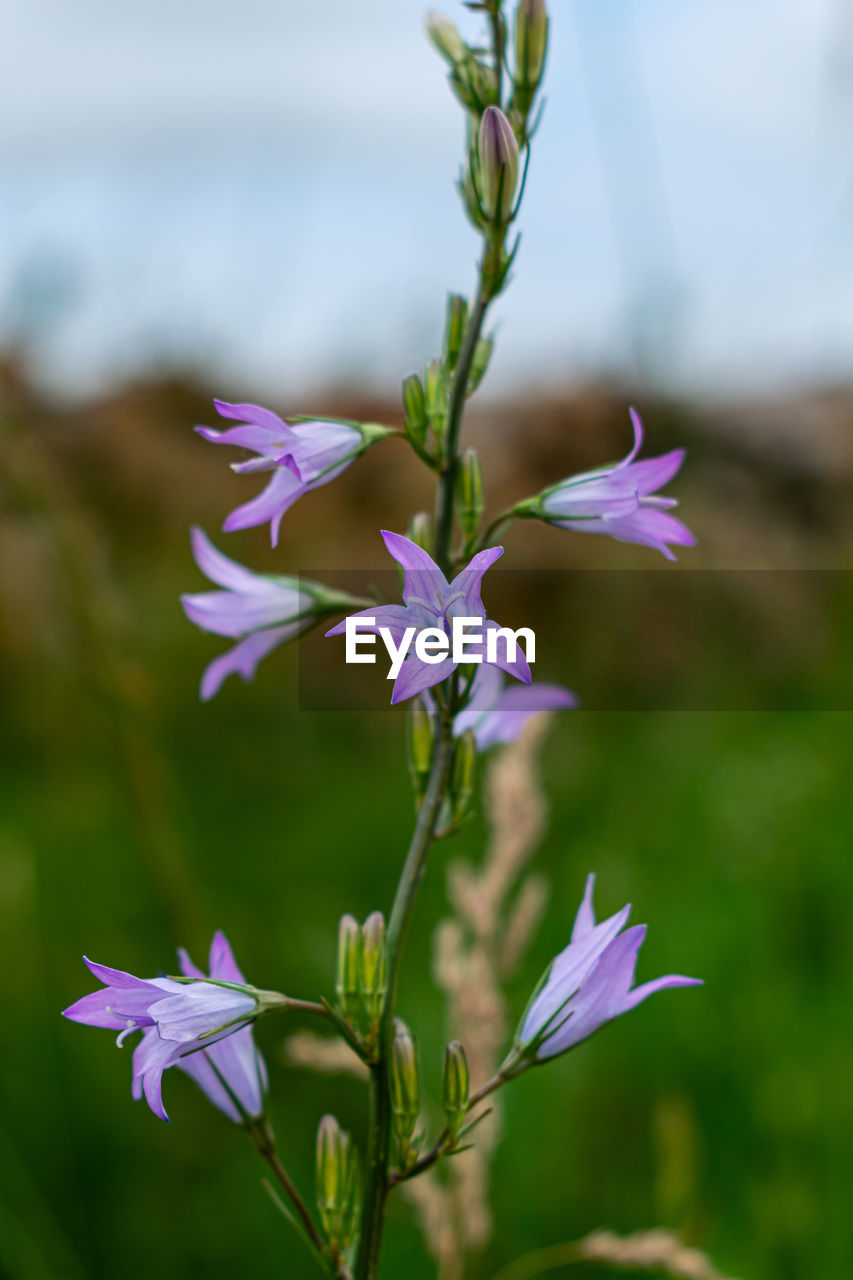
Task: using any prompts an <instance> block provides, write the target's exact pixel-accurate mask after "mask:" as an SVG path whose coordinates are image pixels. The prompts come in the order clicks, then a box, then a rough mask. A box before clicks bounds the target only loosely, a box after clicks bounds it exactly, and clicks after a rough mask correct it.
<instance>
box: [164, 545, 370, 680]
mask: <svg viewBox="0 0 853 1280" xmlns="http://www.w3.org/2000/svg"><path fill="white" fill-rule="evenodd" d="M191 537H192V548H193V556H194V557H195V562H196V564H197V565H198V567H199V569H201V571H202V573H203V574H204V575H205V577H207V578H209V579H210V581H211V582H215V583H216V585H217V586H219V587H222V588H223V590H221V591H202V592H199V593H197V594H191V595H183V596H181V604H182V606H183V609H184V612H185V613H186V615H187V617H188V618H189V620H190V622H194V623H195V624H196V626H197V627H201V629H202V631H211V632H213V633H214V635H218V636H230V637H234V638H239V643H238V644H236V645H234V647H233V648H232V649H228V650H226V652H225V653H223V654H221V655H220V656H219V657H218V658H214V660H213V661H212V662H211V663H210V664H209V665H208V666H207V667H206V668H205V671H204V674H203V675H202V678H201V696H202V698H203V699H204V700H205V701H207V700H208V699H209V698H212V697H213V695H214V694H215V693H218V691H219V689H220V688H221V686H222V683H223V681H224V680H226V679H227V677H228V676H230V675H231V674H232V673H233V674H236V675H239V676H242V678H243V680H246V681H248V680H253V679H254V676H255V671H256V669H257V666H258V663H259V662H260V660H261V658H265V657H266V655H267V654H268V653H271V652H272V650H273V649H275V648H277V647H278V645H280V644H284V643H285V641H286V640H293V639H294V638H295V637H296V636H299V635H301V634H302V632H303V631H307V630H309V629H310V628H311V627H313V626H314V625H315V624H316V623H317V622H319V621H320V619H321V618H324V617H327V616H328V615H329V614H330V613H340V612H341V611H342V610H343V609H348V608H351V607H352V605H353V604H358V603H360V601H358V600H357V599H356V598H355V597H354V596H350V595H347V594H345V593H342V592H337V591H331V590H328V589H327V588H325V587H322V586H320V585H319V584H318V583H315V582H307V581H303V580H301V579H297V578H278V577H275V578H271V577H266V576H265V575H264V574H261V573H252V571H251V570H250V569H244V568H243V566H242V565H239V564H237V563H236V561H234V560H230V559H229V558H228V556H224V555H223V554H222V552H221V551H217V549H216V547H214V545H213V543H212V542H211V541H210V539H209V538H208V537H207V535H206V534H205V533H204V532H203V530H201V529H199V528H193V529H192V530H191Z"/></svg>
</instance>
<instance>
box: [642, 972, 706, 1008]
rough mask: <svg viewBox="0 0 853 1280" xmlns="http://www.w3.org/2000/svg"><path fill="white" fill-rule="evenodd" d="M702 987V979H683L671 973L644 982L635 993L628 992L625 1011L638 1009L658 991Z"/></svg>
mask: <svg viewBox="0 0 853 1280" xmlns="http://www.w3.org/2000/svg"><path fill="white" fill-rule="evenodd" d="M701 986H704V983H703V981H702V979H701V978H682V977H681V975H680V974H677V973H671V974H669V975H668V976H667V977H665V978H653V979H652V981H651V982H644V983H642V984H641V986H639V987H635V988H634V990H633V991H629V992H628V995H627V996H626V997H625V1002H624V1006H623V1010H624V1011H625V1012H627V1011H628V1010H629V1009H636V1007H637V1005H638V1004H642V1003H643V1001H644V1000H648V998H649V996H653V995H654V994H655V992H656V991H666V990H667V989H668V988H669V987H701Z"/></svg>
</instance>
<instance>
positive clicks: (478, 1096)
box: [389, 1071, 512, 1187]
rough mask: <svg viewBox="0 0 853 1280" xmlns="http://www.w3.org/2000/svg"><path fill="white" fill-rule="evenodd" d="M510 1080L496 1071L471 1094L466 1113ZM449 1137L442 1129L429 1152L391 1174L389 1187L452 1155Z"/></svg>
mask: <svg viewBox="0 0 853 1280" xmlns="http://www.w3.org/2000/svg"><path fill="white" fill-rule="evenodd" d="M510 1079H512V1077H511V1076H508V1075H504V1074H503V1072H502V1071H498V1072H497V1074H496V1075H493V1076H492V1078H491V1080H487V1081H486V1083H485V1084H484V1085H482V1086H481V1087H480V1088H479V1089H477V1091H476V1092H475V1093H472V1094H471V1097H470V1098H469V1100H468V1111H469V1112H470V1111H472V1110H473V1109H474V1107H476V1105H477V1103H478V1102H482V1101H483V1099H484V1098H487V1097H488V1096H489V1094H490V1093H494V1091H495V1089H499V1088H500V1087H501V1085H503V1084H506V1082H507V1081H508V1080H510ZM449 1137H450V1131H449V1130H448V1129H443V1130H442V1131H441V1133H440V1134H439V1135H438V1141H437V1142H436V1144H435V1146H433V1147H430V1149H429V1151H425V1152H424V1154H423V1155H422V1156H420V1157H419V1159H417V1160H416V1161H415V1163H414V1164H413V1165H412V1166H411V1168H410V1169H407V1170H406V1171H405V1173H403V1172H402V1171H399V1170H398V1171H397V1172H395V1173H393V1174H392V1175H391V1178H390V1182H389V1185H390V1186H392V1187H395V1186H397V1184H398V1183H400V1182H408V1180H409V1178H416V1177H417V1175H418V1174H419V1173H425V1172H426V1170H427V1169H430V1168H432V1166H433V1165H434V1164H436V1163H437V1162H438V1161H439V1160H440V1159H441V1157H442V1156H443V1155H452V1153H453V1151H454V1150H455V1148H454V1147H448V1146H447V1140H448V1138H449Z"/></svg>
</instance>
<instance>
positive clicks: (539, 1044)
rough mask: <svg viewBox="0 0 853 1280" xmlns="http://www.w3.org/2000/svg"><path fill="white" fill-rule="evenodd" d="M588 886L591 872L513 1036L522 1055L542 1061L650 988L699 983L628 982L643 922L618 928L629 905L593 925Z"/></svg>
mask: <svg viewBox="0 0 853 1280" xmlns="http://www.w3.org/2000/svg"><path fill="white" fill-rule="evenodd" d="M594 885H595V876H593V875H590V876H588V877H587V881H586V890H585V892H584V896H583V901H582V902H581V905H580V909H579V910H578V914H577V917H576V919H575V924H574V929H573V930H572V937H571V941H570V943H569V945H568V946H567V947H566V949H565V951H561V952H560V954H559V955H558V956H557V958H556V960H554V962H553V963H552V965H551V967H550V969H549V970H548V971H547V973H546V975H545V977H544V979H543V981H542V982H541V983H540V986H539V989H538V991H537V993H536V994H535V995H534V997H533V1000H532V1001H531V1003H530V1006H529V1008H528V1010H527V1013H526V1014H525V1016H524V1020H523V1022H522V1024H521V1029H520V1031H519V1032H518V1034H517V1036H516V1041H517V1044H518V1045H519V1046H520V1050H521V1052H523V1053H524V1056H526V1057H530V1056H533V1057H535V1058H537V1059H538V1060H539V1061H542V1060H544V1059H546V1058H553V1057H555V1056H556V1055H557V1054H558V1053H565V1051H566V1050H567V1049H572V1048H574V1046H575V1045H577V1044H580V1042H581V1041H582V1040H586V1039H588V1037H589V1036H591V1035H592V1034H593V1033H594V1032H596V1031H598V1029H599V1027H603V1026H604V1025H605V1023H607V1022H611V1021H612V1020H613V1019H614V1018H618V1017H619V1015H620V1014H622V1013H627V1012H628V1010H629V1009H634V1008H635V1007H636V1006H637V1005H638V1004H641V1003H642V1002H643V1000H645V999H646V998H647V997H648V996H650V995H653V994H654V992H655V991H663V990H664V988H666V987H693V986H697V985H701V979H699V978H681V977H678V976H676V975H672V974H670V975H669V976H667V977H665V978H655V980H654V981H653V982H644V983H643V984H642V986H639V987H635V986H633V983H634V969H635V968H636V964H637V952H638V951H639V949H640V947H641V945H642V942H643V939H644V938H645V936H646V926H645V925H644V924H638V925H634V926H633V927H632V928H630V929H626V930H625V932H624V933H622V932H621V931H622V928H623V926H624V925H625V924H626V923H627V920H628V916H629V915H630V912H631V908H630V906H627V907H623V908H622V910H621V911H619V912H618V913H617V914H616V915H615V916H611V917H610V919H609V920H603V921H602V923H601V924H596V922H595V914H594V912H593V907H592V891H593V886H594Z"/></svg>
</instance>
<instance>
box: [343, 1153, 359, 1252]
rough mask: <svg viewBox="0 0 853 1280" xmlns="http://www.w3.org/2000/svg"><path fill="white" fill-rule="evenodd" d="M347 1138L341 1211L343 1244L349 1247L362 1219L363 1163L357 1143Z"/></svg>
mask: <svg viewBox="0 0 853 1280" xmlns="http://www.w3.org/2000/svg"><path fill="white" fill-rule="evenodd" d="M344 1136H345V1137H346V1138H347V1144H346V1150H345V1153H344V1161H345V1165H346V1168H345V1172H344V1196H343V1208H342V1212H341V1245H342V1246H343V1248H345V1249H346V1248H347V1246H348V1245H350V1244H351V1243H352V1241H353V1239H354V1238H355V1235H356V1233H357V1232H358V1228H359V1225H360V1221H361V1164H360V1162H359V1158H358V1150H357V1149H356V1146H355V1143H354V1142H352V1141H351V1140H350V1135H349V1134H348V1133H347V1134H345V1135H344Z"/></svg>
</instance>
